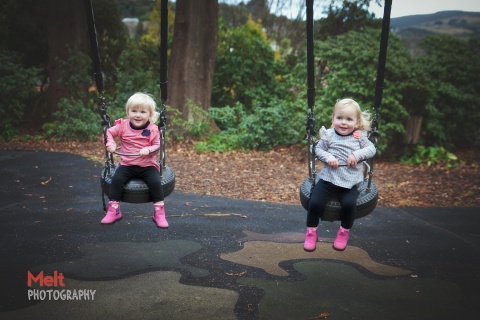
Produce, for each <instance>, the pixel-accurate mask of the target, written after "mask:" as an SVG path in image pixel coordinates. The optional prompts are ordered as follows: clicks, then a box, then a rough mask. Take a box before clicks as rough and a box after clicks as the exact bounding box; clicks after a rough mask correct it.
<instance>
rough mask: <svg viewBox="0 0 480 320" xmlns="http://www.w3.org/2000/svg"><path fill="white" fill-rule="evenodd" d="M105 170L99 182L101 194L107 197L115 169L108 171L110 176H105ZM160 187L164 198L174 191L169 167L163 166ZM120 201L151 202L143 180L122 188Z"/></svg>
mask: <svg viewBox="0 0 480 320" xmlns="http://www.w3.org/2000/svg"><path fill="white" fill-rule="evenodd" d="M106 170H107V168H104V169H103V171H102V175H101V178H100V181H101V185H102V191H103V193H104V194H106V195H107V196H108V194H109V190H110V185H111V183H112V176H113V174H114V173H115V168H111V169H110V172H111V175H108V174H105V173H106ZM103 177H105V178H103ZM162 187H163V195H164V197H167V196H168V195H170V194H171V193H172V192H173V190H174V189H175V173H174V172H173V170H172V169H171V168H170V167H169V166H165V168H164V169H163V177H162ZM121 201H122V202H128V203H146V202H152V198H151V197H150V192H149V190H148V187H147V185H146V184H145V182H144V181H143V180H139V179H132V180H130V181H129V182H128V183H127V184H126V185H125V186H124V187H123V193H122V198H121Z"/></svg>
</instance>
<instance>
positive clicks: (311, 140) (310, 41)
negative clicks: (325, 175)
mask: <svg viewBox="0 0 480 320" xmlns="http://www.w3.org/2000/svg"><path fill="white" fill-rule="evenodd" d="M306 5H307V6H306V7H307V20H306V28H307V99H308V116H307V117H308V119H307V128H306V130H307V140H308V144H307V146H308V177H309V178H310V179H311V180H312V189H313V186H314V185H315V179H316V171H315V135H316V132H315V116H314V114H313V108H314V106H315V67H314V38H313V24H314V21H313V0H307V3H306Z"/></svg>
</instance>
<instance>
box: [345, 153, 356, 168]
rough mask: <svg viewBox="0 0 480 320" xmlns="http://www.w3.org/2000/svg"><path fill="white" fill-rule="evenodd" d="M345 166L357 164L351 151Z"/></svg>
mask: <svg viewBox="0 0 480 320" xmlns="http://www.w3.org/2000/svg"><path fill="white" fill-rule="evenodd" d="M347 166H349V167H356V166H357V158H356V157H355V156H354V155H353V153H352V154H351V155H349V156H348V159H347Z"/></svg>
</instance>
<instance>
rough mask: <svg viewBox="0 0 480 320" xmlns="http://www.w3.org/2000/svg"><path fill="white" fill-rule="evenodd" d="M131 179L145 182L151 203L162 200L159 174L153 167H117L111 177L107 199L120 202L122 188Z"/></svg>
mask: <svg viewBox="0 0 480 320" xmlns="http://www.w3.org/2000/svg"><path fill="white" fill-rule="evenodd" d="M132 178H136V179H141V180H143V181H145V183H146V184H147V186H148V190H149V191H150V197H151V198H152V201H153V203H155V202H159V201H163V200H164V196H163V188H162V181H161V179H160V173H159V172H158V170H157V168H155V167H153V166H151V167H139V166H118V168H117V170H115V174H114V175H113V177H112V183H111V185H110V190H109V193H110V194H109V196H108V198H109V199H110V200H111V201H120V199H121V198H122V191H123V186H124V185H125V184H126V183H127V182H128V181H129V180H130V179H132Z"/></svg>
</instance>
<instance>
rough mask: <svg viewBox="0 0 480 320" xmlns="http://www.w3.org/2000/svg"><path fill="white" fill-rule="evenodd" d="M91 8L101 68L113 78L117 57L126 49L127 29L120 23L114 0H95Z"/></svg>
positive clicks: (120, 19)
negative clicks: (93, 15)
mask: <svg viewBox="0 0 480 320" xmlns="http://www.w3.org/2000/svg"><path fill="white" fill-rule="evenodd" d="M93 9H94V14H95V27H96V29H97V39H98V47H99V50H100V58H101V60H102V70H103V72H104V73H105V74H106V75H107V76H108V77H109V78H111V79H112V80H115V77H116V74H115V69H116V67H117V62H118V58H119V57H120V55H121V54H122V52H123V51H124V50H125V49H126V45H127V41H128V31H127V28H126V26H125V25H124V24H123V23H122V18H121V15H120V11H119V9H118V6H117V4H116V0H96V1H94V3H93ZM113 83H115V81H113Z"/></svg>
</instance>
